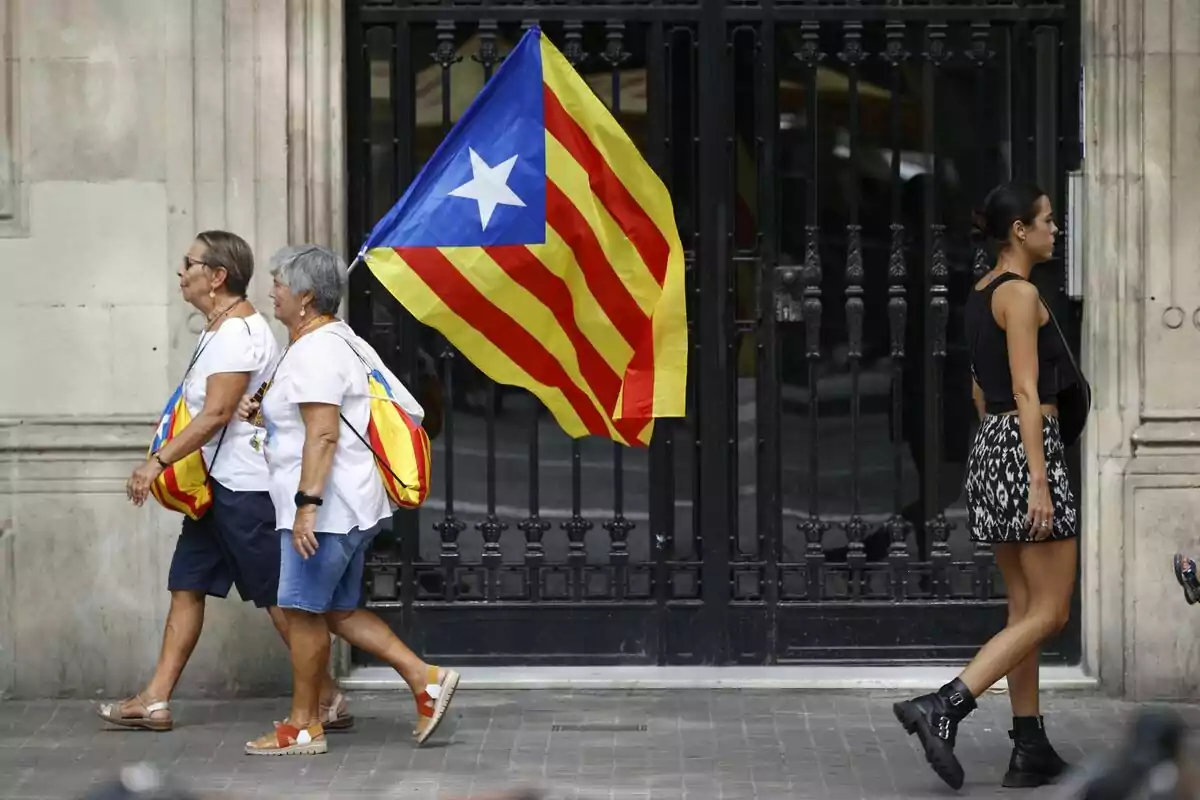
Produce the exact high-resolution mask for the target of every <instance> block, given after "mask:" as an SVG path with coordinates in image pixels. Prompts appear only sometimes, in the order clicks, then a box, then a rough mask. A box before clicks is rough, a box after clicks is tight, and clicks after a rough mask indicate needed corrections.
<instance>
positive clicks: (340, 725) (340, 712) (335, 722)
mask: <svg viewBox="0 0 1200 800" xmlns="http://www.w3.org/2000/svg"><path fill="white" fill-rule="evenodd" d="M321 724H322V725H323V726H324V728H325V730H327V731H345V730H349V729H350V728H353V727H354V715H353V714H351V713H350V712H349V711H348V710H347V709H346V695H344V694H343V693H341V692H338V693H337V694H335V695H334V696H333V701H332V702H331V703H330V704H329V705H324V704H322V706H321Z"/></svg>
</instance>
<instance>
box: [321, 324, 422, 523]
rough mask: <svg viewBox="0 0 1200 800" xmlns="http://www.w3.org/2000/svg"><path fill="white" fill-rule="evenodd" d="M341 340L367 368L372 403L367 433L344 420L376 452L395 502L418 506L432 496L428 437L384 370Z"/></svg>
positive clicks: (388, 493) (381, 473) (376, 461)
mask: <svg viewBox="0 0 1200 800" xmlns="http://www.w3.org/2000/svg"><path fill="white" fill-rule="evenodd" d="M342 341H344V342H346V344H347V345H349V346H350V349H351V350H353V351H354V355H356V356H358V360H359V361H361V362H362V363H363V366H364V367H366V369H367V393H368V395H369V399H370V403H371V406H370V407H371V414H370V418H369V419H368V421H367V435H366V436H363V435H362V434H361V433H359V432H358V431H357V430H356V429H355V427H354V426H353V425H351V424H350V421H349V420H348V419H346V416H345V415H344V414H343V415H342V422H344V423H346V427H348V428H349V429H350V430H352V431H354V435H355V436H357V437H358V438H359V440H360V441H361V442H362V443H363V444H365V445H366V446H367V447H369V448H370V449H371V452H372V453H373V454H374V455H375V468H376V469H377V470H378V471H379V477H380V479H381V480H382V481H383V488H384V490H385V491H386V492H387V496H388V499H389V500H391V501H392V505H394V506H399V507H400V508H417V507H418V506H420V505H421V504H422V503H424V502H425V498H426V497H428V496H429V477H430V472H431V471H432V463H433V456H432V452H431V448H430V445H429V436H428V435H427V434H426V433H425V429H424V428H423V427H421V425H420V424H418V423H417V421H416V420H415V419H413V418H412V417H411V416H409V414H408V412H406V411H405V410H404V409H403V408H402V407H401V406H400V403H399V402H398V401H397V400H396V395H395V394H394V393H393V392H392V387H391V385H390V384H389V383H388V379H387V378H386V377H384V374H383V372H382V371H380V370H378V369H376V368H375V367H373V366H372V365H371V364H370V363H369V362H368V361H367V360H366V359H365V358H363V357H362V355H361V354H360V353H359V352H358V350H356V349H355V348H354V345H352V344H350V342H349V340H347V339H345V338H343V339H342Z"/></svg>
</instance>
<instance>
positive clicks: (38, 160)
mask: <svg viewBox="0 0 1200 800" xmlns="http://www.w3.org/2000/svg"><path fill="white" fill-rule="evenodd" d="M342 21H343V17H342V4H341V2H339V0H256V1H255V2H247V1H246V0H104V2H101V3H97V2H91V1H90V0H0V67H2V72H0V236H3V237H4V238H0V264H2V265H3V267H4V274H5V275H6V276H7V280H8V287H7V291H5V292H4V294H3V297H0V319H3V322H2V323H0V336H3V341H4V343H5V344H4V346H3V348H2V349H0V375H3V376H4V377H3V381H2V386H3V388H0V420H2V421H0V465H2V466H0V476H2V479H3V483H2V484H0V486H2V488H0V694H2V693H4V692H10V693H13V694H17V695H24V696H30V695H76V696H92V695H94V694H96V693H98V692H99V693H114V692H118V691H127V690H129V689H130V688H132V684H133V682H135V681H136V680H139V679H140V678H142V677H144V676H145V674H146V672H145V670H146V668H147V666H148V665H151V664H153V662H154V659H155V657H156V655H157V651H158V646H159V639H160V636H161V630H162V624H163V620H164V616H165V613H166V604H165V596H164V594H163V591H162V586H163V581H164V579H165V575H166V569H167V565H168V563H169V561H170V557H171V553H172V548H173V541H174V534H175V532H176V531H177V528H178V525H179V517H178V516H177V515H171V514H168V513H167V512H164V511H162V510H160V509H157V508H154V509H151V508H149V507H147V508H146V509H143V510H141V511H139V510H136V509H134V508H132V507H131V506H130V505H129V504H128V502H127V501H126V500H125V498H124V489H123V487H124V483H125V479H126V478H127V477H128V475H129V472H130V470H131V468H132V467H133V465H134V464H135V463H136V461H137V460H138V459H139V458H141V457H142V456H143V455H144V448H145V446H146V442H147V429H148V427H149V426H152V425H153V417H154V416H155V414H156V413H157V411H158V408H157V406H159V405H160V404H161V402H162V398H163V397H165V396H166V393H167V392H168V391H169V385H170V383H171V381H172V380H174V379H175V376H177V375H178V374H179V373H180V371H181V370H182V367H183V362H184V361H185V360H186V358H187V355H188V353H189V352H190V348H191V346H192V343H193V341H194V338H193V337H194V335H195V334H196V333H198V332H199V327H198V325H199V320H198V319H196V317H195V315H189V314H188V313H187V311H188V308H187V306H185V305H184V304H183V303H182V302H180V300H179V298H178V293H177V290H176V286H177V278H176V277H175V270H176V265H177V261H178V259H179V258H180V254H181V253H183V252H185V251H186V249H187V247H188V245H189V243H190V242H191V240H192V238H193V236H194V235H195V233H196V232H197V231H199V230H203V229H206V228H228V229H231V230H234V231H237V232H239V233H241V234H242V235H243V236H245V237H246V238H247V239H248V241H249V242H250V244H251V245H252V246H253V247H254V249H255V251H256V252H257V253H259V254H260V256H261V257H263V258H265V257H266V256H269V254H270V253H271V252H273V251H274V250H275V249H276V248H278V247H280V246H282V245H284V244H286V243H287V242H288V241H295V240H308V241H317V242H322V243H327V244H331V245H333V246H335V247H339V248H340V247H341V246H342V241H341V240H342V236H343V232H344V229H345V225H344V223H343V221H342V217H341V215H342V207H343V202H342V198H343V196H344V190H343V188H342V180H343V177H344V171H343V169H342V168H341V163H342V157H341V138H340V135H334V134H335V132H340V131H341V129H342V120H341V116H340V110H341V108H342V106H343V103H342V100H341V94H342V67H341V64H342V56H341V51H342V47H343V40H344V37H343V34H342ZM268 285H269V276H267V274H266V271H265V270H260V271H259V273H258V274H257V275H256V276H255V283H254V286H253V287H252V290H251V295H252V299H253V300H254V301H255V302H256V303H257V304H258V306H259V307H260V308H263V309H269V308H270V304H269V302H267V300H266V293H267V287H268ZM209 608H210V611H209V615H210V616H209V619H210V623H209V624H208V625H207V626H206V631H205V636H204V637H203V639H202V641H201V644H200V647H199V650H198V652H197V654H196V657H195V660H194V662H193V665H192V667H190V668H189V670H188V672H187V674H186V675H185V679H184V681H185V683H184V686H183V687H182V689H183V690H184V691H191V692H198V691H199V692H223V691H227V690H230V689H239V690H246V691H254V690H266V689H278V688H280V687H286V686H287V684H288V675H287V671H286V659H285V657H284V652H283V648H282V646H274V642H273V641H272V638H273V637H274V636H275V634H274V632H273V630H272V629H271V627H270V625H269V622H268V620H267V617H266V615H265V614H262V613H261V612H258V613H254V612H253V611H252V610H251V609H247V608H242V607H240V604H236V603H213V604H210V607H209ZM247 642H254V643H255V646H253V647H246V646H244V645H245V643H247ZM261 642H267V643H268V646H265V647H263V646H259V643H261Z"/></svg>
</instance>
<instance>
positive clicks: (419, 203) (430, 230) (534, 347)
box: [359, 28, 687, 445]
mask: <svg viewBox="0 0 1200 800" xmlns="http://www.w3.org/2000/svg"><path fill="white" fill-rule="evenodd" d="M359 256H360V258H362V259H363V260H364V261H365V263H366V264H367V265H368V266H369V267H370V269H371V271H372V272H373V273H374V275H375V276H376V278H378V279H379V281H380V282H381V283H382V284H383V285H384V286H385V287H387V289H388V291H390V292H391V293H392V294H393V295H395V297H396V298H397V299H398V300H399V301H400V302H401V303H402V304H403V305H404V307H405V308H407V309H408V310H409V312H410V313H412V314H413V316H415V317H416V318H417V319H418V320H420V321H421V322H423V323H425V324H427V325H430V326H432V327H434V328H436V329H437V330H439V331H440V332H441V333H442V334H443V335H444V336H446V338H447V339H449V340H450V342H451V343H452V344H453V345H454V346H455V347H456V348H458V350H459V352H461V353H462V354H463V355H464V356H465V357H466V358H467V359H469V360H470V361H471V362H472V363H474V364H475V365H476V366H477V367H479V368H480V369H481V370H483V371H484V372H485V373H487V375H488V376H490V377H491V378H492V379H493V380H495V381H498V382H500V383H505V384H511V385H514V386H521V387H524V388H526V389H528V390H530V391H531V392H533V393H534V394H535V395H536V396H537V397H538V398H539V399H541V401H542V402H543V403H544V404H545V405H546V407H547V408H549V409H550V411H551V412H552V413H553V414H554V417H555V419H556V420H557V421H558V423H559V425H561V426H562V428H563V429H564V430H565V431H566V432H567V433H568V434H570V435H571V436H574V437H580V436H587V435H597V436H607V437H609V438H611V439H614V440H615V441H618V442H623V443H625V444H634V445H636V444H641V445H645V444H646V443H648V442H649V440H650V434H651V431H652V426H653V420H654V419H655V418H656V417H681V416H683V415H684V410H685V408H684V406H685V394H686V383H687V318H686V310H685V298H684V278H683V270H684V264H683V247H682V245H681V244H680V241H679V232H678V230H677V229H676V227H675V215H674V211H673V209H672V207H671V198H670V195H669V194H668V193H667V189H666V187H665V186H664V185H663V183H662V181H661V180H660V179H659V177H658V176H657V175H656V174H655V172H654V170H652V169H651V168H650V166H649V165H648V164H647V163H646V161H645V159H643V158H642V156H641V154H640V153H639V152H638V150H637V147H636V146H635V145H634V144H633V142H632V141H631V140H630V139H629V137H628V136H627V135H626V134H625V131H624V130H623V129H622V128H621V127H620V125H619V124H618V123H617V121H616V120H615V119H613V117H612V115H611V114H610V113H609V111H608V109H607V108H605V107H604V105H603V103H601V102H600V100H599V99H598V98H597V97H596V96H595V94H593V92H592V90H591V88H590V87H589V86H588V85H587V84H586V83H585V82H584V81H583V79H582V78H581V77H580V76H579V74H578V73H576V72H575V70H574V68H572V67H571V65H570V63H569V62H568V61H567V60H566V58H564V57H563V55H562V53H560V52H559V51H558V49H557V48H555V47H554V45H553V44H551V43H550V42H549V41H548V40H547V39H546V38H544V37H543V36H542V34H541V31H539V30H538V29H537V28H531V29H530V30H529V31H528V32H527V33H526V34H525V36H524V37H523V38H522V39H521V42H520V43H519V44H518V45H517V47H516V48H515V49H514V50H513V52H512V53H510V54H509V56H508V57H507V58H506V59H505V61H504V63H503V64H502V65H501V67H500V69H499V70H498V71H497V72H496V75H495V77H494V78H493V79H492V80H491V81H490V82H489V83H488V84H487V85H486V86H485V87H484V89H483V91H482V92H480V94H479V96H478V97H477V98H476V99H475V101H474V103H472V105H471V107H470V108H468V109H467V111H466V113H465V114H463V116H462V118H461V119H460V120H459V122H458V124H457V125H455V126H454V128H452V129H451V131H450V133H449V134H448V135H447V136H446V139H445V141H444V142H443V143H442V145H441V146H440V147H439V148H438V150H437V152H436V153H435V154H434V156H433V158H432V159H431V160H430V161H429V163H428V164H427V165H426V166H425V168H424V169H423V170H422V172H421V174H420V175H418V176H417V179H416V180H415V181H413V183H412V185H411V186H410V187H409V188H408V191H407V192H405V194H404V196H403V197H402V198H401V199H400V201H399V202H398V203H397V204H396V205H395V206H394V207H393V208H392V210H391V211H390V212H388V214H387V215H386V216H385V217H384V218H383V219H382V220H381V221H380V222H379V224H378V225H376V227H375V230H374V231H372V232H371V235H370V237H368V239H367V242H366V244H365V245H364V246H363V249H362V251H361V252H360V254H359Z"/></svg>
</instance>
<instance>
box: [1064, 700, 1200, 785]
mask: <svg viewBox="0 0 1200 800" xmlns="http://www.w3.org/2000/svg"><path fill="white" fill-rule="evenodd" d="M1186 733H1187V726H1186V725H1185V724H1184V722H1183V718H1182V717H1181V716H1179V714H1177V713H1176V712H1174V711H1172V710H1170V709H1162V708H1156V709H1150V710H1148V711H1143V712H1142V713H1141V714H1140V715H1138V718H1137V719H1136V720H1135V721H1134V724H1133V729H1132V731H1131V732H1130V735H1129V738H1128V739H1127V741H1126V742H1125V745H1124V746H1123V747H1122V748H1121V749H1120V750H1118V751H1117V752H1116V753H1114V754H1112V755H1107V756H1104V757H1103V758H1096V759H1093V760H1092V761H1090V762H1088V763H1087V764H1086V765H1084V767H1083V768H1082V769H1080V770H1078V771H1077V772H1076V773H1074V774H1073V775H1072V776H1071V777H1070V778H1068V779H1067V781H1066V782H1065V783H1064V785H1063V787H1062V792H1061V793H1060V794H1058V795H1057V796H1058V797H1060V798H1063V800H1066V798H1073V799H1076V800H1134V799H1135V798H1136V800H1195V798H1197V797H1198V796H1197V794H1196V790H1197V788H1198V787H1197V785H1196V778H1195V774H1194V769H1195V767H1194V765H1188V764H1185V762H1184V752H1183V750H1184V747H1183V744H1184V737H1185V735H1186Z"/></svg>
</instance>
